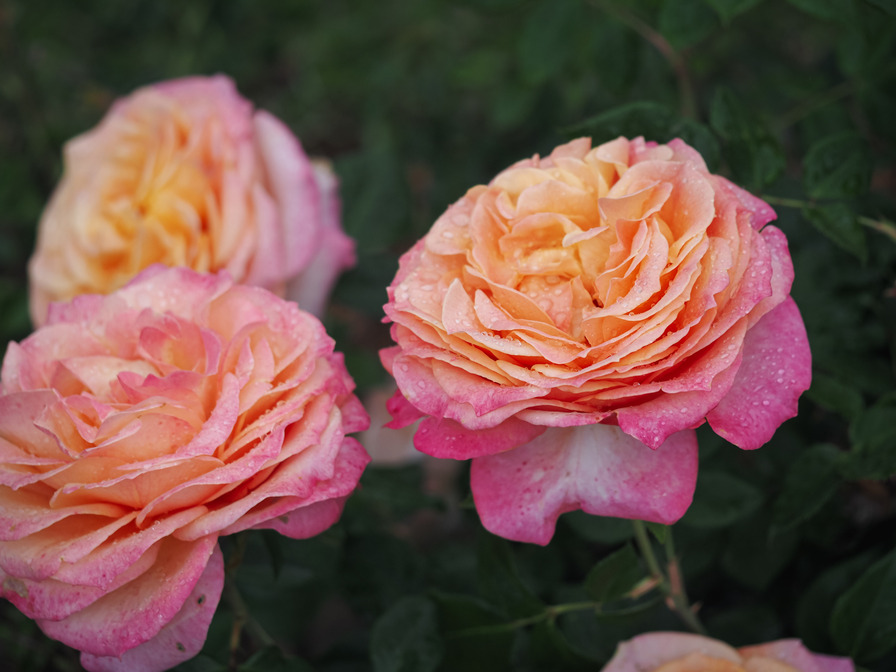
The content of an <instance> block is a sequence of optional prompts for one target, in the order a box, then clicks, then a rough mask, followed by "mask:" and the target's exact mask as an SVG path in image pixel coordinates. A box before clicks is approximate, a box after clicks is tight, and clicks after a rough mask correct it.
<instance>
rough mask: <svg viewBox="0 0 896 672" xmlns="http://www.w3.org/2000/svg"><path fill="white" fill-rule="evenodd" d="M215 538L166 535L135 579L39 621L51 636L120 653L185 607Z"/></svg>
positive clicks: (79, 646) (82, 648)
mask: <svg viewBox="0 0 896 672" xmlns="http://www.w3.org/2000/svg"><path fill="white" fill-rule="evenodd" d="M216 543H217V537H214V536H209V537H204V538H202V539H198V540H197V541H194V542H184V541H178V540H176V539H173V538H170V537H169V538H167V539H166V540H165V541H163V542H162V548H161V549H160V551H159V556H158V560H157V562H156V564H155V565H154V566H153V567H152V568H151V569H150V570H148V571H147V572H145V573H143V574H141V575H140V576H139V577H137V578H136V579H135V580H133V581H131V582H130V583H127V584H125V585H124V586H122V587H121V588H118V589H117V590H115V591H113V592H111V593H108V594H107V595H105V596H104V597H102V598H100V599H99V600H97V601H96V602H94V603H93V604H91V605H90V606H88V607H87V608H85V609H83V610H81V611H79V612H77V613H75V614H72V615H71V616H69V617H68V618H65V619H63V620H61V621H48V620H41V621H38V625H39V626H40V627H41V629H42V630H43V631H44V632H45V633H47V635H48V636H50V637H52V638H53V639H58V640H59V641H60V642H63V643H64V644H68V645H69V646H71V647H72V648H75V649H78V650H80V651H84V652H87V653H90V654H93V655H96V656H120V655H122V654H123V653H124V652H125V651H128V650H129V649H133V648H134V647H135V646H138V645H140V644H143V643H144V642H147V641H149V640H150V639H152V638H153V637H155V636H156V635H157V634H158V633H159V631H160V630H161V629H162V628H163V627H164V626H165V625H166V624H167V623H169V622H170V621H171V620H172V619H173V618H174V617H175V616H176V615H177V613H178V612H179V611H180V609H181V607H183V605H184V602H185V601H186V600H187V598H188V597H189V596H190V594H191V593H192V592H193V589H194V587H195V586H196V583H197V582H198V581H199V577H200V576H201V575H202V573H203V571H204V570H205V567H206V565H207V564H208V561H209V556H210V555H211V553H212V550H213V549H214V547H215V545H216Z"/></svg>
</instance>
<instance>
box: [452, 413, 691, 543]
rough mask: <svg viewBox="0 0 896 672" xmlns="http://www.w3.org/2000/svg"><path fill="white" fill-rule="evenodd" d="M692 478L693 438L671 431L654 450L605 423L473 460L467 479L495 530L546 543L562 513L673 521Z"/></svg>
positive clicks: (550, 433) (551, 433) (552, 432)
mask: <svg viewBox="0 0 896 672" xmlns="http://www.w3.org/2000/svg"><path fill="white" fill-rule="evenodd" d="M696 482H697V437H696V434H695V433H694V432H693V431H684V432H679V433H677V434H673V435H672V436H671V437H669V439H668V440H667V441H666V442H665V443H664V444H663V445H662V446H660V447H659V449H658V450H656V451H654V450H651V449H650V448H648V447H647V446H645V445H644V444H643V443H641V442H640V441H638V440H636V439H633V438H632V437H630V436H629V435H627V434H625V433H624V432H623V431H622V430H621V429H619V428H618V427H615V426H612V425H600V424H598V425H587V426H584V427H574V428H563V429H560V428H550V429H548V430H547V431H546V432H544V434H542V435H541V436H539V437H538V438H536V439H534V440H532V441H530V442H529V443H527V444H526V445H524V446H520V447H519V448H516V449H515V450H509V451H507V452H504V453H500V454H498V455H489V456H487V457H480V458H476V459H474V460H473V467H472V471H471V474H470V483H471V486H472V489H473V499H474V500H475V502H476V509H477V510H478V511H479V516H480V518H481V519H482V524H483V525H485V527H486V528H487V529H488V530H489V531H491V532H493V533H494V534H497V535H500V536H502V537H506V538H508V539H514V540H517V541H527V542H532V543H536V544H542V545H544V544H547V543H548V542H549V541H550V540H551V537H552V536H553V534H554V526H555V525H556V522H557V517H558V516H559V515H560V514H561V513H565V512H567V511H573V510H575V509H582V510H583V511H585V512H587V513H591V514H594V515H599V516H614V517H620V518H637V519H640V520H648V521H653V522H658V523H665V524H669V523H674V522H675V521H676V520H678V519H679V518H680V517H681V516H682V515H684V512H685V511H686V510H687V508H688V506H690V503H691V499H692V498H693V496H694V486H695V485H696Z"/></svg>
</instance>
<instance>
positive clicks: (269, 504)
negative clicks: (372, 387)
mask: <svg viewBox="0 0 896 672" xmlns="http://www.w3.org/2000/svg"><path fill="white" fill-rule="evenodd" d="M333 345H334V344H333V341H332V340H331V339H330V338H329V337H328V336H327V334H326V332H325V331H324V328H323V326H322V325H321V323H320V322H319V321H318V320H317V319H316V318H315V317H313V316H312V315H310V314H308V313H306V312H304V311H302V310H300V309H298V307H297V306H296V305H295V304H294V303H291V302H288V301H284V300H282V299H280V298H278V297H276V296H274V295H273V294H271V293H270V292H268V291H267V290H264V289H261V288H258V287H248V286H244V285H239V284H235V283H234V282H233V281H232V279H231V278H230V277H229V276H228V275H227V274H218V275H204V274H199V273H196V272H194V271H191V270H189V269H185V268H167V267H164V266H161V265H155V266H152V267H150V268H148V269H147V270H145V271H144V272H142V273H141V274H140V275H139V276H137V278H135V279H134V280H133V281H132V282H131V283H129V284H128V285H127V286H126V287H124V288H122V289H120V290H119V291H117V292H114V293H112V294H109V295H105V296H103V295H95V294H94V295H83V296H79V297H77V298H75V299H74V300H73V301H72V302H70V303H68V304H53V305H52V306H51V307H50V312H49V318H48V321H47V324H46V325H45V326H44V327H42V328H41V329H39V330H37V331H36V332H35V333H34V334H32V335H31V336H30V337H28V338H27V339H25V340H24V341H22V342H21V343H20V344H16V343H11V344H10V345H9V348H8V350H7V352H6V356H5V358H4V360H3V366H2V394H0V595H2V597H5V598H6V599H9V600H10V601H11V602H13V603H14V604H15V605H16V606H17V607H18V608H19V609H20V610H21V611H22V612H23V613H25V614H26V615H27V616H28V617H30V618H33V619H35V621H36V622H37V623H38V625H39V626H40V627H41V628H42V629H43V631H44V632H45V633H46V634H47V635H49V636H50V637H52V638H54V639H58V640H59V641H62V642H64V643H65V644H68V645H69V646H72V647H74V648H76V649H79V650H80V651H81V652H82V654H81V662H82V664H83V665H84V667H85V668H87V669H88V670H92V671H97V670H104V671H105V670H128V671H133V672H140V671H153V670H163V669H167V668H169V667H172V666H174V665H176V664H178V663H179V662H181V661H183V660H186V659H188V658H190V657H192V656H194V655H196V653H197V652H198V651H199V650H200V649H201V648H202V644H203V642H204V640H205V636H206V633H207V631H208V627H209V623H210V621H211V618H212V615H213V613H214V611H215V608H216V605H217V603H218V599H219V597H220V594H221V589H222V584H223V577H224V572H223V562H222V558H221V551H220V549H219V547H218V543H217V541H218V537H219V536H222V535H226V534H232V533H234V532H238V531H241V530H244V529H247V528H270V529H274V530H277V531H279V532H281V533H283V534H285V535H287V536H289V537H293V538H305V537H309V536H312V535H315V534H317V533H319V532H321V531H323V530H324V529H326V528H327V527H329V526H330V525H332V524H333V523H334V522H335V521H336V520H337V519H338V518H339V516H340V514H341V511H342V507H343V504H344V501H345V499H346V498H347V497H348V495H349V494H350V493H351V492H352V490H353V489H354V488H355V486H356V485H357V482H358V479H359V478H360V475H361V472H362V471H363V469H364V467H365V465H366V464H367V462H368V460H369V457H368V455H367V453H366V452H365V451H364V449H363V448H362V447H361V445H360V444H359V443H358V442H357V441H356V440H354V439H352V438H349V437H347V436H346V435H347V434H349V433H351V432H357V431H360V430H362V429H364V428H365V427H366V426H367V424H368V418H367V414H366V413H365V411H364V409H363V407H362V406H361V404H360V402H359V401H358V399H357V398H356V397H355V396H354V395H353V393H352V390H353V387H354V383H353V381H352V380H351V378H350V376H349V374H348V372H347V371H346V369H345V366H344V364H343V360H342V356H341V354H339V353H336V352H334V350H333Z"/></svg>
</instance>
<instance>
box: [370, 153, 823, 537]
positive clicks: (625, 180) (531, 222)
mask: <svg viewBox="0 0 896 672" xmlns="http://www.w3.org/2000/svg"><path fill="white" fill-rule="evenodd" d="M774 217H775V213H774V212H773V211H772V209H771V208H770V207H769V206H768V205H767V204H766V203H764V202H763V201H761V200H759V199H758V198H755V197H754V196H751V195H750V194H749V193H747V192H746V191H744V190H743V189H740V188H739V187H737V186H735V185H734V184H732V183H731V182H729V181H728V180H726V179H725V178H723V177H720V176H718V175H713V174H711V173H710V172H709V171H708V170H707V168H706V165H705V163H704V162H703V160H702V158H701V157H700V155H699V154H698V153H697V152H696V151H695V150H694V149H692V148H691V147H689V146H688V145H687V144H685V143H684V142H682V141H681V140H673V141H672V142H670V143H669V144H667V145H658V144H656V143H653V142H645V141H644V140H643V139H641V138H637V139H635V140H627V139H625V138H618V139H616V140H613V141H611V142H607V143H605V144H603V145H600V146H598V147H594V148H592V147H591V142H590V140H589V139H587V138H581V139H578V140H574V141H572V142H570V143H568V144H566V145H562V146H560V147H557V148H556V149H555V150H554V151H553V152H551V154H550V155H549V156H547V157H545V158H539V157H538V156H536V157H534V158H532V159H527V160H523V161H520V162H518V163H516V164H515V165H513V166H511V167H510V168H508V169H507V170H505V171H503V172H502V173H500V174H499V175H498V176H497V177H495V178H494V179H493V180H492V181H491V182H490V183H489V184H488V185H483V186H477V187H473V188H472V189H470V190H469V191H468V192H467V194H466V195H465V196H464V197H463V198H461V199H460V200H459V201H458V202H456V203H455V204H453V205H452V206H450V207H449V208H448V210H447V211H446V212H445V213H444V214H443V215H442V216H441V217H439V219H438V220H437V221H436V223H435V224H434V225H433V227H432V229H431V230H430V232H429V233H428V234H427V235H426V236H425V237H424V238H423V239H422V240H420V241H419V242H418V243H417V244H416V245H414V247H413V248H412V249H411V250H410V251H408V252H407V253H406V254H405V255H404V256H403V257H402V258H401V262H400V269H399V271H398V274H397V276H396V277H395V280H394V281H393V283H392V285H391V286H390V287H389V290H388V291H389V303H388V304H387V305H386V307H385V310H386V315H387V319H388V320H391V322H392V323H393V324H392V337H393V340H394V341H395V343H396V345H395V346H394V347H391V348H388V349H386V350H384V351H383V352H382V359H383V362H384V364H385V366H386V368H387V369H388V370H389V371H390V372H391V373H392V375H393V376H394V377H395V380H396V381H397V383H398V387H399V392H398V393H397V394H396V395H395V397H393V399H392V400H391V402H390V409H391V412H392V415H393V422H392V425H393V426H395V427H400V426H405V425H409V424H410V423H412V422H415V421H416V420H418V419H419V418H421V417H423V420H422V423H421V424H420V427H419V429H418V430H417V432H416V435H415V445H416V447H417V448H418V449H419V450H421V451H423V452H425V453H429V454H430V455H434V456H437V457H444V458H453V459H472V460H473V463H472V472H471V485H472V490H473V496H474V499H475V501H476V507H477V509H478V511H479V514H480V516H481V518H482V521H483V523H484V524H485V526H486V527H487V528H488V529H490V530H491V531H493V532H495V533H496V534H499V535H502V536H505V537H508V538H511V539H518V540H523V541H531V542H536V543H541V544H544V543H547V542H548V541H549V540H550V538H551V536H552V534H553V530H554V526H555V523H556V519H557V517H558V515H560V514H561V513H563V512H565V511H570V510H573V509H583V510H585V511H587V512H589V513H593V514H598V515H606V516H620V517H628V518H639V519H643V520H650V521H657V522H662V523H671V522H674V521H675V520H677V519H678V518H679V517H680V516H681V515H682V514H683V513H684V512H685V510H686V509H687V508H688V506H689V504H690V502H691V499H692V496H693V491H694V485H695V480H696V474H697V442H696V438H695V434H694V428H695V427H697V426H699V425H700V424H702V423H703V422H705V421H708V422H709V424H710V425H711V426H712V428H713V429H714V430H715V431H716V432H717V433H718V434H720V435H721V436H723V437H724V438H726V439H727V440H729V441H730V442H732V443H734V444H735V445H737V446H739V447H741V448H745V449H752V448H757V447H758V446H761V445H762V444H763V443H765V442H766V441H768V440H769V438H770V437H771V436H772V434H773V433H774V431H775V429H776V428H777V427H778V425H780V424H781V422H783V421H784V420H786V419H787V418H790V417H792V416H793V415H795V414H796V409H797V399H798V397H799V396H800V394H801V393H802V392H803V391H804V390H805V389H807V388H808V386H809V381H810V353H809V347H808V342H807V339H806V332H805V329H804V327H803V322H802V319H801V317H800V314H799V311H798V310H797V307H796V305H795V304H794V302H793V300H792V299H791V298H790V296H789V292H790V285H791V282H792V280H793V267H792V264H791V260H790V255H789V252H788V249H787V242H786V240H785V238H784V235H783V234H782V233H781V231H780V230H778V229H777V228H775V227H774V226H770V225H768V222H769V221H770V220H772V219H774Z"/></svg>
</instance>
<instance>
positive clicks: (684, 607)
mask: <svg viewBox="0 0 896 672" xmlns="http://www.w3.org/2000/svg"><path fill="white" fill-rule="evenodd" d="M632 525H633V526H634V528H635V540H636V541H637V543H638V548H639V549H640V550H641V555H642V557H643V558H644V561H645V562H646V563H647V569H648V570H649V571H650V575H651V576H652V577H653V578H654V580H655V581H656V582H657V585H658V586H659V588H660V590H661V591H662V592H663V594H664V595H665V596H666V604H667V605H668V606H669V608H670V609H671V610H672V611H674V612H675V613H676V614H678V616H679V617H680V618H681V620H683V621H684V622H685V624H686V625H687V626H688V627H689V628H690V629H691V630H693V631H694V632H696V633H697V634H699V635H705V634H706V628H704V627H703V624H702V623H701V622H700V619H699V618H697V614H695V613H694V612H693V610H692V609H691V607H690V605H689V604H688V596H687V593H686V592H685V589H684V582H683V581H682V579H681V572H680V570H679V567H678V559H677V558H676V557H675V544H674V542H673V541H672V530H671V528H666V542H665V547H666V563H667V567H668V571H669V574H668V576H667V575H666V574H664V573H663V570H662V569H660V563H659V561H658V560H657V558H656V554H655V553H654V552H653V544H651V543H650V538H649V537H648V536H647V526H646V525H645V524H644V522H643V521H640V520H633V521H632Z"/></svg>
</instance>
